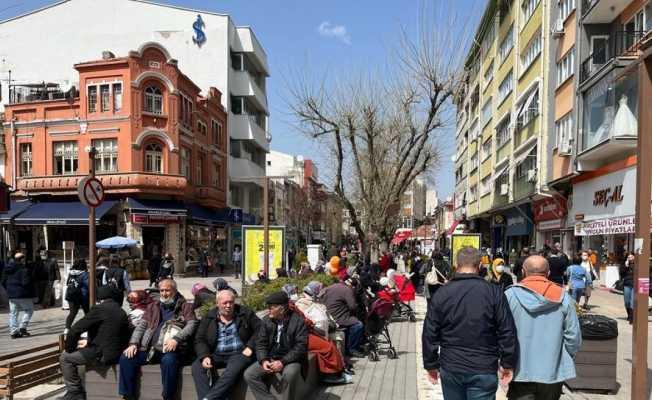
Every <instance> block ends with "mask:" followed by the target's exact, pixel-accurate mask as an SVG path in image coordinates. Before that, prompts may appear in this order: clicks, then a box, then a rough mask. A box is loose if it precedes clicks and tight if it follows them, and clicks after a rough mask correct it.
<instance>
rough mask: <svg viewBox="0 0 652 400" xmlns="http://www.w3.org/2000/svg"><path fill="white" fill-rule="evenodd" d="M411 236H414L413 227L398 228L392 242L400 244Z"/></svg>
mask: <svg viewBox="0 0 652 400" xmlns="http://www.w3.org/2000/svg"><path fill="white" fill-rule="evenodd" d="M410 236H412V229H409V228H405V229H397V230H396V232H395V233H394V237H393V238H392V244H400V243H401V242H403V241H404V240H405V239H407V238H409V237H410Z"/></svg>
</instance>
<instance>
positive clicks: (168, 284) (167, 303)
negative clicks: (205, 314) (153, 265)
mask: <svg viewBox="0 0 652 400" xmlns="http://www.w3.org/2000/svg"><path fill="white" fill-rule="evenodd" d="M158 288H159V293H160V294H161V298H160V300H158V301H153V302H151V303H150V304H149V305H148V306H147V309H146V310H145V314H144V315H143V318H142V319H141V320H140V321H139V322H138V325H136V327H135V329H134V332H133V334H132V335H131V339H130V340H129V347H127V349H126V350H125V351H124V353H123V354H122V356H121V357H120V388H119V392H120V395H122V396H123V397H124V398H125V399H128V400H129V399H136V398H138V389H137V388H138V382H137V381H138V378H139V377H140V367H141V366H142V365H145V364H160V365H161V381H162V384H163V394H162V396H163V399H164V400H172V399H174V398H175V397H176V394H177V383H178V381H179V365H180V361H181V360H180V358H181V357H182V355H183V353H184V350H185V349H186V348H187V345H189V343H187V342H188V340H189V339H190V338H191V337H192V335H193V333H194V332H195V328H196V327H197V319H196V318H195V313H194V311H193V310H192V304H190V303H188V302H187V301H186V299H185V298H184V297H183V296H182V295H181V294H180V293H179V292H177V284H176V283H175V282H174V281H173V280H172V279H164V280H162V281H161V282H159V284H158Z"/></svg>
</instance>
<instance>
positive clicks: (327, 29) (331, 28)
mask: <svg viewBox="0 0 652 400" xmlns="http://www.w3.org/2000/svg"><path fill="white" fill-rule="evenodd" d="M317 31H318V32H319V34H320V35H321V36H324V37H334V38H336V39H337V40H339V41H341V42H342V43H344V44H351V36H349V34H348V33H347V31H346V26H344V25H333V24H331V23H330V22H329V21H324V22H322V23H321V24H319V28H318V29H317Z"/></svg>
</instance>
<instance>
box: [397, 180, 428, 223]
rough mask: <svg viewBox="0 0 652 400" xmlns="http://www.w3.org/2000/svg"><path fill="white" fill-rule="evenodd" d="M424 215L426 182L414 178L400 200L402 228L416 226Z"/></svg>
mask: <svg viewBox="0 0 652 400" xmlns="http://www.w3.org/2000/svg"><path fill="white" fill-rule="evenodd" d="M425 215H426V184H425V182H424V181H423V179H422V178H416V179H415V180H414V181H413V182H412V184H411V185H410V187H409V188H408V190H406V191H405V193H403V198H402V200H401V221H400V224H401V226H402V227H403V228H416V227H417V226H418V225H417V224H419V223H420V222H421V221H422V220H423V218H424V217H425Z"/></svg>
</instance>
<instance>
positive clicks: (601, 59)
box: [580, 0, 647, 83]
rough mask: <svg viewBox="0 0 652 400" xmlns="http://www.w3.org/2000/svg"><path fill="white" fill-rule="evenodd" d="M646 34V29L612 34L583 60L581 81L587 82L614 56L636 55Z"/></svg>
mask: <svg viewBox="0 0 652 400" xmlns="http://www.w3.org/2000/svg"><path fill="white" fill-rule="evenodd" d="M586 1H588V0H586ZM594 1H595V0H594ZM646 34H647V32H645V31H619V32H616V33H615V34H614V35H612V36H610V37H609V39H608V41H607V44H606V46H604V47H602V48H600V49H598V50H596V51H594V52H593V53H591V54H590V55H589V56H588V57H587V58H586V60H584V61H583V62H582V65H581V68H580V83H582V82H585V81H586V80H587V79H589V78H590V77H591V76H593V75H594V74H595V73H596V72H597V71H599V70H600V69H602V67H604V66H605V65H607V64H609V63H610V62H611V60H613V59H614V58H617V57H624V56H634V55H636V53H637V52H638V51H639V49H640V45H641V41H642V39H643V38H644V37H645V35H646Z"/></svg>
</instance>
